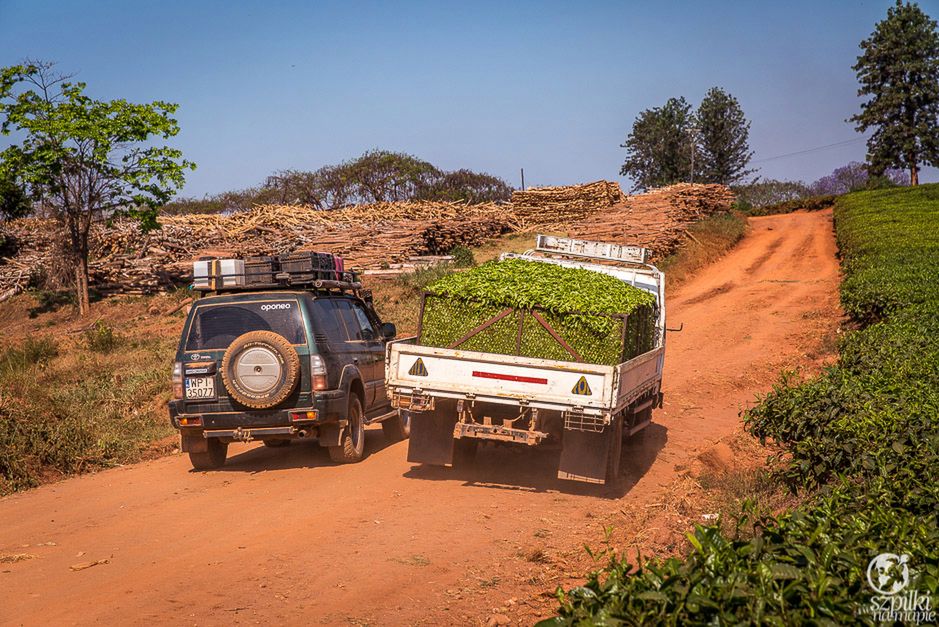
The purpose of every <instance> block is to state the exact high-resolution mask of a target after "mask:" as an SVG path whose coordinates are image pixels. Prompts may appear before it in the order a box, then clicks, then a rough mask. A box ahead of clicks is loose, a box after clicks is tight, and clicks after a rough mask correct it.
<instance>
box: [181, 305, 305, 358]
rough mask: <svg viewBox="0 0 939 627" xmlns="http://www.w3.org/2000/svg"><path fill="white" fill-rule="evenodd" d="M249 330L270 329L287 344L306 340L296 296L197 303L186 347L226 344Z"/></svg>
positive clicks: (212, 347)
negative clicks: (276, 298)
mask: <svg viewBox="0 0 939 627" xmlns="http://www.w3.org/2000/svg"><path fill="white" fill-rule="evenodd" d="M249 331H273V332H274V333H278V334H280V335H283V336H284V337H285V338H287V341H288V342H290V343H291V344H304V343H306V335H305V334H304V332H303V319H302V317H301V316H300V306H299V303H297V301H296V300H280V301H255V302H244V303H228V304H225V305H199V306H198V307H197V308H196V312H195V314H193V318H192V326H191V327H190V329H189V337H188V338H187V339H186V350H187V351H196V350H214V349H223V348H228V345H229V344H231V343H232V342H233V341H234V340H235V338H237V337H238V336H239V335H243V334H245V333H248V332H249Z"/></svg>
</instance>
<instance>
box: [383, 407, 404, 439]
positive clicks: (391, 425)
mask: <svg viewBox="0 0 939 627" xmlns="http://www.w3.org/2000/svg"><path fill="white" fill-rule="evenodd" d="M381 430H382V433H384V434H385V439H386V440H387V441H388V442H389V443H391V442H400V441H401V440H407V439H408V437H409V436H410V435H411V412H407V411H398V415H397V416H394V417H392V418H388V419H387V420H385V421H384V422H382V423H381Z"/></svg>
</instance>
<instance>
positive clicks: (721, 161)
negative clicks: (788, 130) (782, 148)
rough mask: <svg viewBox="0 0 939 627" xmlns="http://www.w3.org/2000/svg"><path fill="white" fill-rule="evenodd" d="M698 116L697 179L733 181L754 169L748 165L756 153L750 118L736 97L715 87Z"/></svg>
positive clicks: (713, 181)
mask: <svg viewBox="0 0 939 627" xmlns="http://www.w3.org/2000/svg"><path fill="white" fill-rule="evenodd" d="M696 118H697V126H698V132H697V139H698V155H699V158H700V162H699V165H697V166H696V168H695V170H696V171H695V173H694V178H695V180H699V181H702V182H705V183H721V184H723V185H730V184H732V183H736V182H738V181H740V180H741V179H742V178H744V177H745V176H747V175H749V174H752V173H753V172H755V170H748V169H747V165H748V164H749V163H750V159H751V158H752V157H753V152H752V151H751V150H750V145H749V137H750V122H749V121H748V120H747V118H746V116H744V114H743V109H741V108H740V103H739V102H738V101H737V99H736V98H734V97H733V96H731V95H730V94H728V93H727V92H725V91H724V90H723V89H721V88H719V87H712V88H711V89H710V90H709V91H708V93H707V94H706V95H705V96H704V100H702V101H701V104H700V105H699V106H698V113H697V116H696Z"/></svg>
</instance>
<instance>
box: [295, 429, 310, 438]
mask: <svg viewBox="0 0 939 627" xmlns="http://www.w3.org/2000/svg"><path fill="white" fill-rule="evenodd" d="M297 437H298V438H308V437H310V430H309V429H300V430H299V431H297Z"/></svg>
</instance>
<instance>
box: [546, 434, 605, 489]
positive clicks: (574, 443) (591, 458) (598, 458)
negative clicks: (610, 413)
mask: <svg viewBox="0 0 939 627" xmlns="http://www.w3.org/2000/svg"><path fill="white" fill-rule="evenodd" d="M608 432H609V429H604V430H603V432H601V433H594V432H590V431H568V430H565V431H564V447H563V448H562V449H561V462H560V463H559V464H558V479H568V480H570V481H583V482H585V483H606V458H607V455H608V454H609V448H610V442H609V440H610V436H609V433H608Z"/></svg>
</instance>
